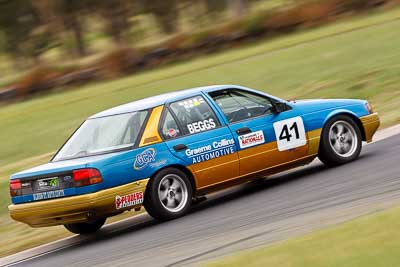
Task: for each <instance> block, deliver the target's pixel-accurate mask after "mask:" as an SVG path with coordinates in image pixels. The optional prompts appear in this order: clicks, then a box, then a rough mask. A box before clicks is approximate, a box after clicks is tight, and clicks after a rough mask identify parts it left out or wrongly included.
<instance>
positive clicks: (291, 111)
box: [9, 85, 379, 234]
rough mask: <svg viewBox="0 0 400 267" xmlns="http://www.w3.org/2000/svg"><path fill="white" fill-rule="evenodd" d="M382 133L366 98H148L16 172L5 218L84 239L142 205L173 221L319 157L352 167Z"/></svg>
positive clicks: (230, 91) (243, 92)
mask: <svg viewBox="0 0 400 267" xmlns="http://www.w3.org/2000/svg"><path fill="white" fill-rule="evenodd" d="M378 127H379V117H378V114H377V113H374V112H373V111H372V108H371V106H370V104H369V103H368V102H367V101H364V100H349V99H336V100H299V101H291V102H289V101H285V100H282V99H280V98H277V97H274V96H271V95H268V94H265V93H263V92H259V91H256V90H252V89H249V88H244V87H241V86H235V85H222V86H210V87H201V88H194V89H189V90H184V91H179V92H173V93H168V94H164V95H159V96H156V97H150V98H146V99H142V100H139V101H135V102H132V103H129V104H125V105H122V106H118V107H115V108H112V109H109V110H106V111H103V112H100V113H98V114H96V115H94V116H91V117H90V118H88V119H87V120H86V121H85V122H84V123H83V124H82V125H81V126H80V127H79V128H78V129H77V130H76V131H75V132H74V134H73V135H72V136H71V137H70V138H69V140H68V141H67V142H66V143H65V144H64V145H63V146H62V147H61V149H60V150H59V151H58V152H57V153H56V154H55V156H54V157H53V158H52V160H51V161H50V162H49V163H47V164H44V165H41V166H38V167H35V168H32V169H29V170H26V171H23V172H20V173H17V174H14V175H12V176H11V179H10V193H11V199H12V204H11V205H10V206H9V210H10V215H11V217H12V218H13V219H15V220H17V221H20V222H24V223H27V224H29V225H30V226H32V227H42V226H52V225H60V224H61V225H65V227H66V228H67V229H68V230H70V231H71V232H73V233H80V234H87V233H92V232H95V231H97V230H99V229H100V228H101V226H102V225H103V224H104V222H105V220H106V218H107V217H110V216H113V215H116V214H119V213H122V212H124V211H126V210H131V209H140V208H141V207H142V206H144V207H145V209H146V210H147V212H148V213H149V214H150V215H151V216H153V217H154V218H156V219H158V220H171V219H174V218H177V217H179V216H182V215H184V214H185V213H187V211H188V210H189V208H190V206H191V204H192V201H193V200H195V199H196V198H199V197H203V196H204V195H206V194H208V193H210V192H213V191H216V190H221V189H224V188H227V187H230V186H233V185H236V184H240V183H244V182H248V181H251V180H253V179H257V178H260V177H264V176H268V175H271V174H274V173H277V172H280V171H284V170H288V169H290V168H294V167H297V166H300V165H304V164H307V163H309V162H311V161H312V160H313V159H314V158H316V157H319V159H320V160H321V161H322V162H323V163H325V164H327V165H329V166H336V165H340V164H344V163H348V162H351V161H353V160H355V159H357V157H358V156H359V155H360V152H361V148H362V146H361V145H362V142H363V141H365V142H371V141H372V136H373V135H374V133H375V132H376V130H377V128H378Z"/></svg>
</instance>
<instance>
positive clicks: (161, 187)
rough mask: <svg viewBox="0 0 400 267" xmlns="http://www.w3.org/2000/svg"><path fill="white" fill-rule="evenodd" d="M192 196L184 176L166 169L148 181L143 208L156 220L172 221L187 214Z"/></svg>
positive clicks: (189, 185)
mask: <svg viewBox="0 0 400 267" xmlns="http://www.w3.org/2000/svg"><path fill="white" fill-rule="evenodd" d="M192 196H193V188H192V185H191V183H190V181H189V179H188V177H187V176H186V174H185V173H184V172H182V171H181V170H178V169H175V168H167V169H164V170H161V171H160V172H159V173H157V174H156V175H155V176H154V177H153V178H152V179H150V182H149V184H148V185H147V190H146V194H145V196H144V207H145V208H146V211H147V212H148V213H149V214H150V215H151V216H152V217H153V218H154V219H156V220H159V221H167V220H172V219H175V218H178V217H180V216H183V215H184V214H185V213H187V211H188V210H189V209H190V206H191V203H192Z"/></svg>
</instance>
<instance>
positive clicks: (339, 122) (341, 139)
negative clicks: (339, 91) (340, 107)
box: [318, 115, 362, 166]
mask: <svg viewBox="0 0 400 267" xmlns="http://www.w3.org/2000/svg"><path fill="white" fill-rule="evenodd" d="M361 145H362V137H361V131H360V128H359V127H358V125H357V123H356V122H355V121H354V120H353V119H352V118H350V117H348V116H345V115H340V116H336V117H334V118H332V119H331V120H330V121H329V122H328V123H327V124H326V125H325V127H324V129H323V132H322V139H321V143H320V151H319V156H318V157H319V159H320V160H321V161H322V162H323V163H324V164H326V165H328V166H337V165H340V164H345V163H348V162H350V161H353V160H355V159H357V158H358V156H359V155H360V152H361Z"/></svg>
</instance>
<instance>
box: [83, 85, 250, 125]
mask: <svg viewBox="0 0 400 267" xmlns="http://www.w3.org/2000/svg"><path fill="white" fill-rule="evenodd" d="M228 88H240V89H245V90H249V89H248V88H245V87H241V86H238V85H213V86H204V87H196V88H191V89H186V90H180V91H175V92H170V93H166V94H161V95H157V96H152V97H147V98H144V99H140V100H137V101H134V102H130V103H127V104H124V105H120V106H116V107H113V108H110V109H107V110H104V111H102V112H99V113H97V114H95V115H93V116H91V117H89V119H94V118H100V117H107V116H112V115H118V114H124V113H129V112H134V111H139V110H145V109H149V108H154V107H157V106H161V105H164V104H165V103H168V102H173V101H175V100H179V99H182V98H186V97H190V96H193V95H196V94H201V93H202V92H212V91H216V90H223V89H228Z"/></svg>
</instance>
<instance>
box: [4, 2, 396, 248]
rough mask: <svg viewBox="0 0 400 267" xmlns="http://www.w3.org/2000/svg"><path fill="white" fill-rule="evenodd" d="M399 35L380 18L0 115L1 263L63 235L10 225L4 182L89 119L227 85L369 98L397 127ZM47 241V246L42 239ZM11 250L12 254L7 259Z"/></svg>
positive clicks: (389, 20) (392, 22) (392, 15)
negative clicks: (176, 93) (150, 99)
mask: <svg viewBox="0 0 400 267" xmlns="http://www.w3.org/2000/svg"><path fill="white" fill-rule="evenodd" d="M399 27H400V9H395V10H392V11H389V12H379V13H375V14H371V15H370V16H365V17H359V18H352V19H349V20H346V21H342V22H340V23H335V24H332V25H328V26H324V27H320V28H318V29H314V30H304V31H303V32H301V33H297V34H293V35H290V36H286V37H281V38H277V39H275V40H269V41H266V42H258V43H255V44H252V45H248V46H246V47H244V48H240V49H230V50H227V51H226V52H225V53H218V54H214V55H209V56H207V57H202V58H198V59H195V60H191V61H188V62H184V63H179V64H175V65H171V66H166V67H164V68H161V69H157V70H153V71H147V72H143V73H140V74H137V75H134V76H131V77H127V78H123V79H118V80H114V81H108V82H101V83H100V82H99V83H96V84H91V85H88V86H84V87H81V88H74V89H71V90H68V91H54V92H52V93H51V94H48V95H45V96H41V97H37V98H34V99H31V100H29V101H25V102H21V103H16V104H12V105H8V106H4V107H2V108H0V125H1V128H0V129H1V130H0V140H3V141H2V142H0V192H1V194H0V201H1V203H2V204H1V206H0V229H2V230H0V231H1V241H0V247H1V248H2V249H0V255H4V254H7V253H11V252H15V251H16V250H18V249H22V248H26V247H27V246H33V245H37V244H40V243H43V242H46V241H49V240H54V239H56V238H58V237H59V236H63V235H65V233H64V232H63V231H64V230H61V229H62V228H57V227H56V228H49V229H38V230H34V231H33V230H31V229H30V228H29V227H27V226H24V225H22V224H17V223H14V222H11V220H10V219H9V218H8V215H7V209H6V206H7V203H8V202H9V200H8V186H7V182H6V177H7V176H8V175H9V174H10V173H12V172H15V171H18V170H21V169H24V168H26V167H29V166H32V165H34V164H38V163H41V162H43V161H45V160H46V157H43V158H34V159H32V160H27V161H22V160H24V159H26V158H31V157H35V156H38V155H43V154H46V153H48V152H51V151H55V150H56V149H57V148H58V147H59V146H60V145H61V144H62V143H63V142H64V141H65V139H66V138H67V137H68V136H69V135H70V134H71V133H72V132H73V130H74V129H75V128H76V127H77V126H78V125H79V124H80V123H81V122H82V121H83V120H84V119H85V118H86V117H87V116H89V115H91V114H93V113H96V112H98V111H101V110H103V109H106V108H110V107H113V106H115V105H118V104H122V103H126V102H130V101H133V100H135V99H139V98H143V97H147V96H150V95H156V94H159V93H162V92H167V91H171V90H177V89H184V88H189V87H194V86H201V85H210V84H225V83H228V84H241V85H245V86H249V87H253V88H257V89H261V90H264V91H266V92H269V93H271V94H274V95H277V96H280V97H282V98H321V97H324V98H327V97H335V98H342V97H345V98H364V99H368V100H370V101H371V102H372V104H373V105H374V107H375V109H376V110H377V111H378V112H380V113H381V116H382V121H383V124H384V125H386V126H387V125H391V124H395V123H399V122H400V113H399V112H398V111H397V106H398V103H400V90H398V84H400V63H399V62H400V50H399V49H398V48H399V47H400V35H398V34H397V31H395V29H397V28H399ZM356 29H357V30H356ZM344 32H347V33H344ZM27 232H29V233H37V234H36V235H35V234H32V235H31V236H30V238H26V239H21V240H20V242H17V243H13V242H14V241H13V238H14V237H15V236H17V235H20V234H21V235H22V234H25V233H27ZM42 233H46V236H48V239H45V238H41V234H42ZM9 243H13V246H12V247H13V249H11V250H7V252H4V250H3V248H5V247H7V246H5V245H4V244H9Z"/></svg>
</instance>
